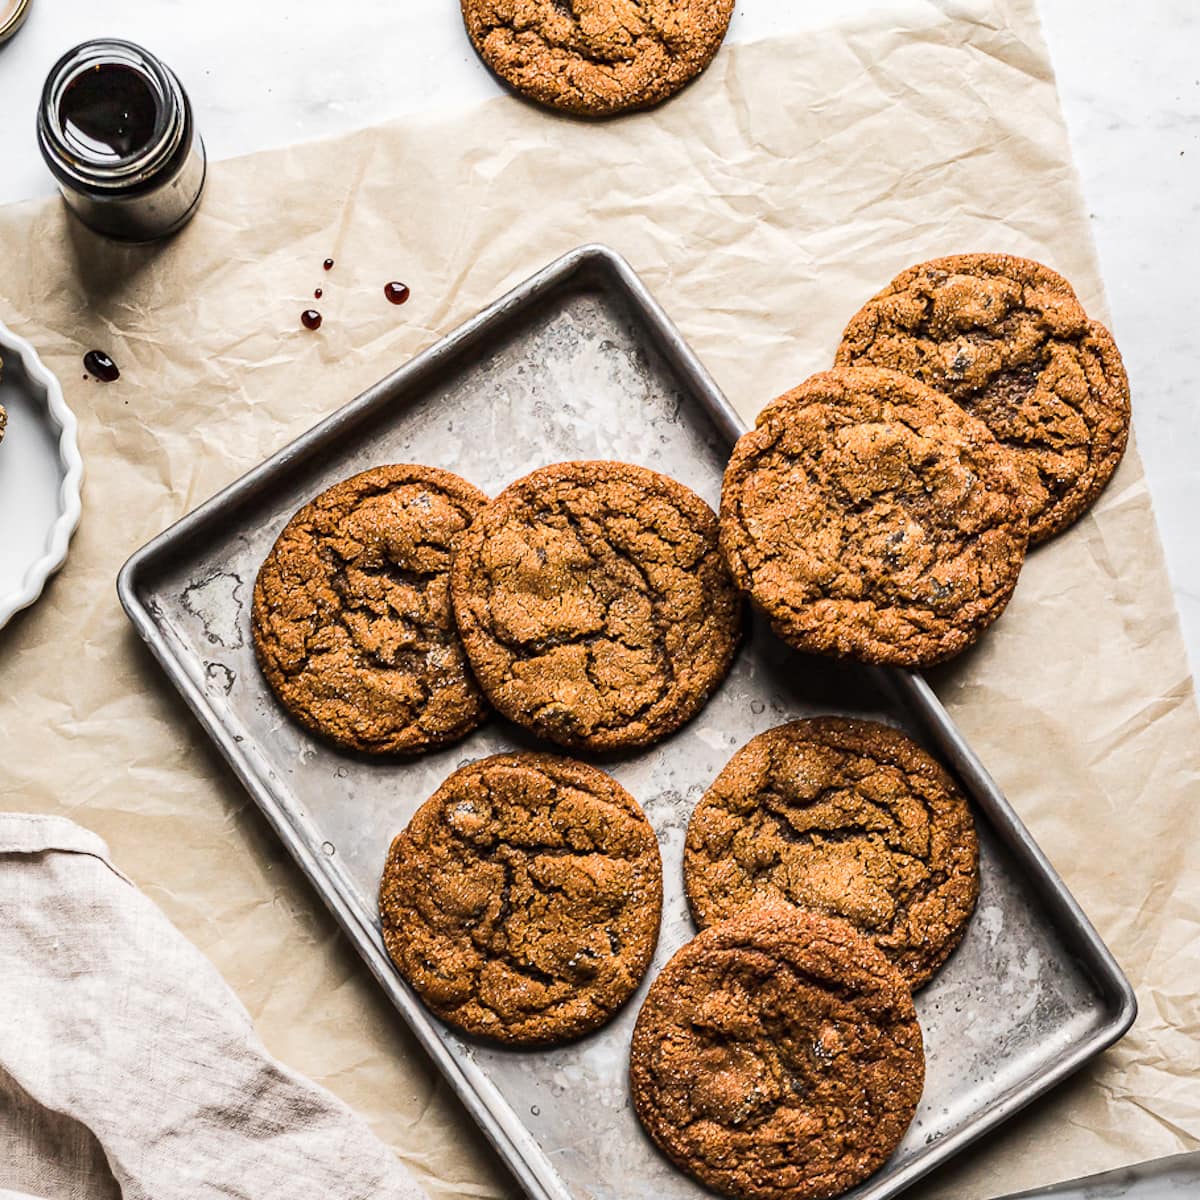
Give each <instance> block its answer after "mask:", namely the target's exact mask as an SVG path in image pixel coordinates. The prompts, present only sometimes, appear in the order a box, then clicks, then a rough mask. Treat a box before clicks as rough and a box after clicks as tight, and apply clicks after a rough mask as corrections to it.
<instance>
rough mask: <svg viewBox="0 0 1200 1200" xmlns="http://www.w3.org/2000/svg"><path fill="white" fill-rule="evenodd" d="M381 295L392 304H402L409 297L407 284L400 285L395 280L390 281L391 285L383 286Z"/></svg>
mask: <svg viewBox="0 0 1200 1200" xmlns="http://www.w3.org/2000/svg"><path fill="white" fill-rule="evenodd" d="M383 294H384V295H385V296H386V297H387V298H388V299H389V300H390V301H391V302H392V303H393V304H403V303H404V302H405V300H407V299H408V297H409V295H410V293H409V290H408V284H406V283H400V282H398V281H397V280H392V282H391V283H387V284H384V287H383Z"/></svg>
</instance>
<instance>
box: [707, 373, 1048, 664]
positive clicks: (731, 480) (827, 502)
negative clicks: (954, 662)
mask: <svg viewBox="0 0 1200 1200" xmlns="http://www.w3.org/2000/svg"><path fill="white" fill-rule="evenodd" d="M1026 537H1027V524H1026V519H1025V515H1024V510H1023V508H1022V503H1021V492H1020V484H1019V482H1018V479H1017V474H1016V471H1015V469H1014V467H1013V466H1012V463H1011V460H1010V458H1009V455H1008V453H1007V452H1006V451H1005V450H1004V449H1003V448H1002V447H1001V446H1000V445H999V444H998V443H997V442H996V440H995V438H993V437H992V436H991V434H990V433H989V432H988V430H987V427H986V426H985V425H984V424H983V423H982V422H980V421H976V420H975V419H974V418H972V417H969V416H968V415H967V414H966V413H965V412H963V410H962V409H961V408H959V407H958V406H957V405H955V404H954V403H953V402H952V401H950V400H949V399H947V398H946V397H945V396H944V395H942V394H941V393H940V392H936V391H934V390H933V389H932V388H930V387H927V386H926V385H925V384H922V383H918V382H917V381H916V380H913V379H910V378H908V377H907V376H905V375H901V374H899V373H898V372H895V371H884V370H877V369H874V368H869V367H844V368H839V369H835V370H833V371H826V372H823V373H822V374H819V375H814V376H813V377H812V378H811V379H808V380H807V381H805V382H804V383H802V384H801V385H800V386H799V387H797V388H794V389H793V390H792V391H790V392H787V393H786V394H785V395H783V396H781V397H780V398H779V399H778V400H776V401H774V402H773V403H771V404H770V405H768V406H767V408H766V409H764V410H763V412H762V413H761V414H760V416H759V418H758V425H757V427H756V428H755V429H753V430H751V431H750V432H749V433H747V434H745V435H743V436H742V437H741V438H740V439H739V440H738V443H737V445H736V446H735V447H734V451H733V456H732V457H731V459H730V462H729V466H728V468H727V469H726V471H725V480H724V485H723V487H722V491H721V546H722V549H723V550H724V553H725V559H726V562H727V563H728V564H729V568H730V570H731V571H732V573H733V577H734V580H735V581H736V582H737V583H738V585H739V586H741V587H742V588H744V589H745V590H746V591H748V592H749V593H750V594H751V595H752V596H753V597H754V599H755V601H756V602H757V603H758V604H759V605H760V606H761V607H762V608H763V610H764V611H765V612H766V613H767V615H768V616H769V617H770V619H771V623H772V625H773V627H774V628H775V630H776V632H777V633H778V634H779V635H780V636H781V637H782V638H783V639H784V640H785V641H787V642H789V643H791V644H792V645H793V646H795V647H797V648H798V649H800V650H807V651H812V652H814V653H820V654H830V655H834V656H836V657H847V658H855V659H858V660H860V661H862V662H869V663H880V664H885V665H892V666H904V667H924V666H929V665H931V664H933V663H936V662H941V661H943V660H944V659H947V658H950V657H952V656H953V655H955V654H957V653H959V652H960V651H962V650H964V649H966V647H967V646H969V645H970V644H971V643H972V642H974V641H975V640H976V639H977V638H978V637H979V635H980V634H981V633H982V632H983V630H984V629H985V628H986V627H987V626H988V625H990V624H991V623H992V622H993V621H994V620H995V619H996V618H997V617H998V616H999V615H1000V613H1001V612H1002V611H1003V609H1004V606H1005V605H1006V604H1007V603H1008V600H1009V597H1010V596H1011V595H1012V591H1013V588H1014V587H1015V586H1016V582H1017V575H1018V573H1019V572H1020V569H1021V564H1022V562H1023V561H1024V557H1025V544H1026Z"/></svg>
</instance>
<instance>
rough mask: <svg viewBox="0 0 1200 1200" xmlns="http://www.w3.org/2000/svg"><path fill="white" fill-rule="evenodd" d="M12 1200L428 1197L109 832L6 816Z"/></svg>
mask: <svg viewBox="0 0 1200 1200" xmlns="http://www.w3.org/2000/svg"><path fill="white" fill-rule="evenodd" d="M105 1164H106V1165H107V1172H108V1177H107V1179H106V1178H104V1177H103V1175H101V1176H99V1177H98V1176H97V1168H103V1166H104V1165H105ZM5 1188H10V1189H12V1190H11V1191H7V1192H6V1191H4V1189H5ZM12 1196H18V1197H29V1196H32V1197H34V1198H35V1200H36V1198H38V1197H45V1198H47V1200H51V1198H52V1200H66V1198H73V1197H77V1196H78V1197H85V1198H86V1200H93V1198H96V1197H104V1198H105V1200H108V1198H109V1197H117V1196H122V1197H124V1200H142V1198H143V1197H144V1198H146V1200H172V1198H174V1197H179V1198H180V1200H183V1198H184V1197H186V1198H187V1200H203V1198H206V1197H218V1196H219V1197H238V1198H245V1200H274V1198H276V1197H278V1198H279V1200H284V1198H286V1200H306V1198H308V1197H312V1200H318V1198H320V1200H357V1198H359V1197H363V1198H364V1200H365V1198H366V1197H371V1200H427V1197H426V1194H425V1192H424V1191H423V1190H422V1189H421V1188H420V1187H419V1186H418V1185H417V1184H416V1182H415V1181H414V1180H413V1178H412V1176H411V1175H409V1173H408V1172H407V1171H406V1170H405V1169H404V1168H403V1167H402V1166H401V1165H400V1164H399V1163H398V1162H397V1161H396V1159H395V1158H394V1157H393V1156H392V1154H391V1153H390V1152H389V1151H388V1150H387V1148H386V1147H385V1146H384V1145H383V1144H382V1143H381V1142H379V1141H378V1140H377V1139H376V1138H375V1137H374V1135H373V1134H372V1133H371V1132H370V1130H369V1129H368V1128H367V1126H366V1125H365V1124H364V1123H363V1122H362V1121H361V1120H360V1119H359V1118H358V1117H356V1116H355V1115H354V1114H353V1113H352V1112H351V1111H350V1110H349V1109H348V1108H347V1107H346V1106H345V1105H344V1104H342V1103H341V1102H340V1101H339V1100H337V1099H336V1098H335V1097H333V1096H332V1095H330V1093H328V1092H326V1091H325V1090H324V1089H322V1088H319V1087H317V1086H316V1085H315V1084H313V1083H311V1082H310V1081H308V1080H306V1079H304V1078H303V1077H301V1076H300V1075H297V1074H296V1073H295V1072H293V1071H289V1070H288V1069H287V1068H286V1067H284V1066H283V1065H282V1064H281V1063H279V1062H277V1061H275V1060H274V1059H272V1058H271V1057H270V1055H268V1054H267V1052H266V1050H265V1048H264V1047H263V1045H262V1044H261V1042H259V1040H258V1038H257V1037H256V1036H255V1034H254V1030H253V1027H252V1025H251V1022H250V1017H249V1014H248V1013H247V1012H246V1010H245V1009H244V1008H243V1007H242V1005H241V1003H240V1002H239V1001H238V999H237V997H236V996H234V994H233V993H232V992H231V991H230V990H229V988H228V987H227V986H226V985H225V983H224V981H223V980H222V979H221V977H220V976H219V975H218V974H217V972H216V970H215V968H214V967H213V966H212V964H211V963H209V962H208V960H207V959H205V958H204V957H203V955H201V954H200V953H199V951H197V950H196V949H195V947H193V946H192V945H191V944H190V943H189V942H187V941H186V940H185V939H184V938H183V937H182V936H180V934H179V933H178V932H177V931H176V930H175V929H174V927H173V926H172V925H171V924H170V923H169V922H168V921H167V919H166V918H165V917H164V916H163V915H162V913H161V912H159V910H158V909H157V908H156V907H155V906H154V905H153V904H152V903H151V902H150V901H149V900H148V899H146V897H145V896H143V895H142V894H141V892H139V891H138V890H137V888H135V887H134V886H133V885H132V884H131V883H130V882H129V880H127V879H126V878H125V877H124V876H123V875H122V874H121V873H120V872H119V871H118V870H117V869H116V868H115V867H114V866H113V865H112V863H111V862H110V861H109V857H108V850H107V848H106V847H105V845H104V843H103V842H102V841H101V840H100V839H99V838H98V837H96V836H95V835H94V834H92V833H89V832H88V831H87V830H84V829H81V828H80V827H79V826H77V825H74V824H72V823H71V822H70V821H66V820H63V819H61V818H57V817H37V816H23V815H8V814H0V1200H4V1198H7V1197H12Z"/></svg>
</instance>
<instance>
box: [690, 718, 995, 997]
mask: <svg viewBox="0 0 1200 1200" xmlns="http://www.w3.org/2000/svg"><path fill="white" fill-rule="evenodd" d="M683 871H684V883H685V886H686V888H687V895H688V903H689V904H690V905H691V908H692V914H693V915H694V916H695V918H696V923H697V924H698V925H699V926H700V927H701V928H703V927H705V926H707V925H711V924H713V923H714V922H716V921H723V920H725V919H726V918H727V917H731V916H733V915H735V914H736V913H738V912H740V911H742V910H743V909H745V908H749V907H752V906H754V905H755V904H762V903H765V902H767V901H787V902H789V903H791V904H795V905H798V906H799V907H801V908H809V909H816V910H817V911H819V912H824V913H828V914H829V915H830V916H835V917H842V918H844V919H845V920H847V921H849V922H850V923H851V924H852V925H853V926H854V927H855V928H856V929H858V930H859V932H861V933H863V934H865V935H866V936H867V937H869V938H870V939H871V940H872V941H873V942H874V943H875V944H876V945H877V946H878V947H879V948H880V949H881V950H882V951H883V952H884V954H886V955H887V957H888V958H889V959H890V960H891V961H892V962H893V963H894V964H895V965H896V966H897V967H898V968H899V969H900V971H901V972H902V973H903V975H904V977H905V978H906V979H907V980H908V982H909V985H910V986H911V987H912V988H914V989H916V988H918V987H920V986H921V985H922V984H924V983H927V982H928V981H929V979H930V978H931V977H932V975H933V973H934V972H935V971H936V970H937V969H938V967H940V966H941V965H942V963H943V962H945V960H946V959H947V957H948V956H949V954H950V952H951V951H952V950H953V949H954V947H955V946H957V945H958V943H959V941H960V940H961V938H962V935H963V932H964V930H965V929H966V927H967V921H968V920H969V919H970V916H971V912H972V910H973V909H974V907H975V901H976V898H977V897H978V895H979V847H978V843H977V842H976V839H975V826H974V823H973V822H972V820H971V813H970V810H969V809H968V807H967V802H966V800H965V799H964V798H963V796H962V793H961V792H960V791H959V790H958V788H957V787H956V786H955V785H954V781H953V780H952V779H951V778H950V776H949V775H947V774H946V772H945V771H943V770H942V768H941V767H940V766H939V765H938V764H937V763H936V762H935V761H934V760H933V759H932V758H930V756H929V755H928V754H926V753H925V751H924V750H922V749H921V747H920V746H918V745H917V744H916V743H915V742H913V741H912V740H911V739H909V738H907V737H905V736H904V734H902V733H900V732H899V731H898V730H895V729H892V728H890V727H889V726H887V725H880V724H878V723H877V722H875V721H855V720H847V719H844V718H841V717H817V718H814V719H811V720H807V721H793V722H792V723H791V724H789V725H780V726H778V727H776V728H775V729H769V730H767V732H766V733H762V734H759V736H758V737H756V738H753V739H752V740H751V741H749V742H748V743H747V744H746V745H745V746H743V747H742V748H741V749H740V750H739V751H738V752H737V753H736V754H735V755H734V756H733V758H732V759H730V761H729V763H728V764H727V765H726V767H725V769H724V770H723V771H722V772H721V773H720V775H718V776H717V778H716V781H715V782H714V783H713V785H712V787H711V788H709V790H708V792H707V793H706V794H705V795H704V797H703V799H702V800H701V801H700V803H699V804H698V805H696V809H695V811H694V812H693V813H692V819H691V823H690V824H689V825H688V833H687V845H686V849H685V851H684V858H683Z"/></svg>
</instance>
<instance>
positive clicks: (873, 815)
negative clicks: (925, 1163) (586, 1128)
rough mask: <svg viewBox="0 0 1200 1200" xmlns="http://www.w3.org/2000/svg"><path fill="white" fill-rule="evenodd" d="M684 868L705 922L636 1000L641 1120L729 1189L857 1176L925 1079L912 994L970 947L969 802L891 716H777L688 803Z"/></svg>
mask: <svg viewBox="0 0 1200 1200" xmlns="http://www.w3.org/2000/svg"><path fill="white" fill-rule="evenodd" d="M684 883H685V887H686V891H687V896H688V902H689V904H690V907H691V910H692V915H693V917H694V918H695V921H696V924H697V925H698V926H699V927H700V929H701V930H702V932H701V933H700V935H699V936H698V937H697V938H695V939H694V940H693V941H691V942H689V943H688V944H687V945H686V946H684V947H683V948H682V949H681V950H680V951H678V953H676V954H675V956H674V957H673V958H672V959H671V961H670V962H669V963H668V964H667V966H666V967H665V968H664V970H663V971H662V973H661V974H660V975H659V976H658V978H657V979H656V980H655V981H654V983H653V984H652V985H651V987H650V991H649V993H648V994H647V997H646V1001H645V1004H644V1005H643V1007H642V1011H641V1013H640V1014H639V1016H638V1021H637V1025H636V1027H635V1030H634V1035H633V1046H632V1052H631V1080H632V1088H633V1101H634V1107H635V1109H636V1111H637V1114H638V1116H639V1118H640V1119H641V1121H642V1123H643V1125H644V1126H645V1127H646V1129H647V1130H648V1131H649V1133H650V1136H651V1137H652V1138H653V1139H654V1141H655V1143H656V1144H657V1145H658V1146H659V1147H660V1148H661V1149H662V1150H663V1151H664V1152H665V1153H666V1154H667V1156H668V1157H669V1158H671V1159H672V1160H673V1161H674V1162H675V1163H677V1164H678V1165H679V1166H680V1167H682V1168H683V1169H684V1170H685V1171H687V1172H688V1173H689V1174H691V1175H694V1176H695V1177H696V1178H697V1179H699V1180H701V1181H702V1182H703V1183H705V1184H708V1185H709V1186H710V1187H713V1188H715V1189H716V1190H718V1191H720V1192H723V1193H725V1194H726V1195H730V1196H736V1197H745V1198H750V1200H783V1198H787V1200H798V1198H801V1197H803V1198H805V1200H824V1198H826V1197H830V1196H835V1195H838V1194H839V1193H841V1192H843V1191H845V1190H846V1189H848V1188H850V1187H853V1186H854V1185H856V1184H858V1183H860V1182H862V1181H863V1180H864V1179H866V1178H867V1177H868V1176H870V1175H871V1174H873V1173H874V1172H875V1171H877V1170H878V1169H879V1168H880V1167H881V1166H882V1165H883V1164H884V1162H886V1161H887V1159H888V1158H889V1157H890V1156H891V1154H892V1152H893V1151H894V1150H895V1149H896V1147H897V1145H898V1144H899V1142H900V1140H901V1138H902V1137H903V1136H904V1133H905V1131H906V1130H907V1128H908V1126H909V1124H910V1122H911V1121H912V1118H913V1115H914V1113H915V1112H916V1107H917V1102H918V1101H919V1099H920V1096H921V1090H922V1085H923V1082H924V1076H925V1057H924V1048H923V1043H922V1037H921V1029H920V1025H919V1024H918V1022H917V1017H916V1011H915V1009H914V1007H913V1002H912V995H911V993H912V991H913V990H915V989H917V988H919V987H922V986H923V985H924V984H926V983H927V982H928V981H929V980H930V979H931V978H932V977H933V975H934V973H935V972H936V971H937V970H938V968H939V967H940V966H941V965H942V964H943V963H944V962H945V961H946V959H947V958H948V957H949V955H950V953H951V952H952V951H953V950H954V948H955V947H956V946H957V945H958V943H959V941H960V940H961V939H962V936H963V933H964V932H965V930H966V926H967V922H968V920H969V918H970V916H971V913H972V911H973V910H974V907H975V901H976V898H977V896H978V894H979V850H978V844H977V841H976V837H975V828H974V824H973V822H972V820H971V814H970V811H969V809H968V807H967V804H966V801H965V799H964V798H963V796H962V794H961V793H960V792H959V790H958V789H957V787H956V786H955V784H954V782H953V781H952V780H951V779H950V777H949V776H948V775H947V774H946V773H945V772H944V771H943V770H942V769H941V767H939V766H938V764H937V763H936V762H934V760H933V759H932V758H930V757H929V755H927V754H926V753H925V752H924V751H923V750H922V749H921V748H920V747H918V746H917V745H916V744H915V743H913V742H912V741H911V740H910V739H908V738H907V737H905V736H904V735H903V734H901V733H900V732H898V731H897V730H895V729H892V728H890V727H888V726H885V725H880V724H878V723H876V722H871V721H858V720H846V719H842V718H836V717H825V718H815V719H810V720H804V721H795V722H792V723H791V724H788V725H782V726H778V727H777V728H775V729H771V730H768V731H767V732H766V733H763V734H760V735H759V736H758V737H756V738H754V739H752V740H751V741H750V742H749V743H748V744H747V745H745V746H744V747H743V748H742V749H741V750H739V751H738V752H737V753H736V754H735V755H734V756H733V758H732V759H731V760H730V762H729V763H728V765H727V766H726V767H725V769H724V770H723V771H722V772H721V773H720V775H719V776H718V777H717V779H716V780H715V782H714V783H713V785H712V787H711V788H710V789H709V790H708V792H707V793H706V794H705V796H704V797H703V798H702V799H701V801H700V803H699V804H698V805H697V806H696V809H695V811H694V812H693V814H692V818H691V822H690V824H689V826H688V832H687V841H686V847H685V852H684Z"/></svg>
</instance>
